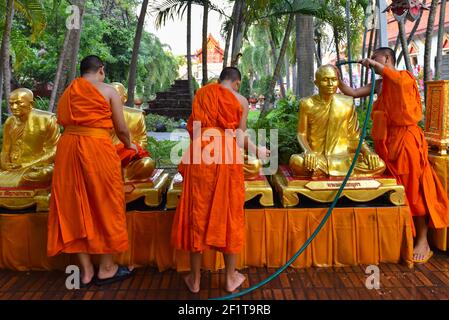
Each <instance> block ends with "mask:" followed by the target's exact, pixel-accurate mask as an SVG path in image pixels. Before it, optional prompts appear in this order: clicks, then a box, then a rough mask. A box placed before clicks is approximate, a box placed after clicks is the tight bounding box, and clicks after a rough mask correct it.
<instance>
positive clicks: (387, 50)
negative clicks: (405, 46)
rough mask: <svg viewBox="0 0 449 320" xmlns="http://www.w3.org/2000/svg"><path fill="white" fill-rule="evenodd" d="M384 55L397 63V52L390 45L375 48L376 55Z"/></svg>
mask: <svg viewBox="0 0 449 320" xmlns="http://www.w3.org/2000/svg"><path fill="white" fill-rule="evenodd" d="M379 54H380V55H383V56H387V57H390V59H391V62H392V64H393V65H396V54H395V53H394V50H393V49H391V48H388V47H380V48H377V49H376V50H374V55H379Z"/></svg>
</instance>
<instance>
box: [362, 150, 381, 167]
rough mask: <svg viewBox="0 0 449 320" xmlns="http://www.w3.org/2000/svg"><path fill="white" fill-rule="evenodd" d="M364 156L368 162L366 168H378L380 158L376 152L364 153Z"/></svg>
mask: <svg viewBox="0 0 449 320" xmlns="http://www.w3.org/2000/svg"><path fill="white" fill-rule="evenodd" d="M365 158H366V162H367V164H368V168H369V169H370V170H375V169H377V168H379V165H380V158H379V156H378V155H377V154H375V153H369V154H367V155H365Z"/></svg>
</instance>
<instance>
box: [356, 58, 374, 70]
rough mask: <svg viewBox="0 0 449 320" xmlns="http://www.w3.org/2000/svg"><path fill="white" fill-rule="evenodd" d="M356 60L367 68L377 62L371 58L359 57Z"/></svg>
mask: <svg viewBox="0 0 449 320" xmlns="http://www.w3.org/2000/svg"><path fill="white" fill-rule="evenodd" d="M358 62H359V63H360V64H361V65H363V66H365V67H367V68H369V67H374V66H375V65H376V63H377V62H376V61H374V60H373V59H370V58H366V59H361V60H359V61H358Z"/></svg>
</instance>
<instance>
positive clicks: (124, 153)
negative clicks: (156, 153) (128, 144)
mask: <svg viewBox="0 0 449 320" xmlns="http://www.w3.org/2000/svg"><path fill="white" fill-rule="evenodd" d="M135 145H136V147H137V150H138V152H136V151H135V150H134V149H127V148H125V145H124V144H123V143H119V144H116V145H115V149H116V150H117V154H118V156H119V158H120V161H121V163H122V167H123V168H125V167H126V166H127V165H128V164H129V163H130V162H132V161H134V160H139V159H143V158H145V157H149V156H150V153H149V152H148V151H147V150H144V149H142V147H141V146H140V145H138V144H136V143H135Z"/></svg>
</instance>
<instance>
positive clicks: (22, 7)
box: [14, 0, 47, 42]
mask: <svg viewBox="0 0 449 320" xmlns="http://www.w3.org/2000/svg"><path fill="white" fill-rule="evenodd" d="M14 3H15V8H16V10H17V12H19V13H20V14H22V15H23V16H24V17H25V18H26V19H27V20H28V22H29V23H30V25H31V40H32V41H33V42H34V41H36V39H37V37H39V35H40V34H41V33H42V32H43V31H44V29H45V27H46V26H47V17H46V14H45V10H44V5H43V1H42V0H15V2H14Z"/></svg>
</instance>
